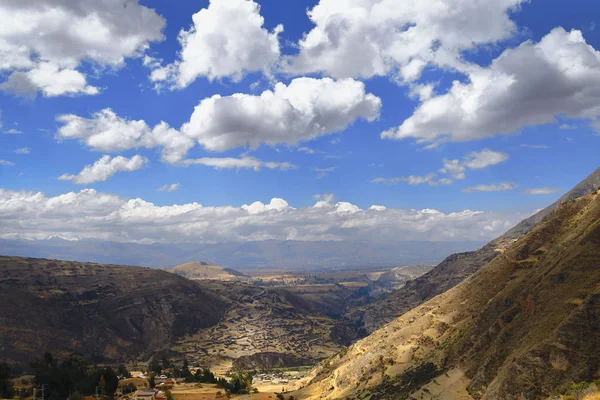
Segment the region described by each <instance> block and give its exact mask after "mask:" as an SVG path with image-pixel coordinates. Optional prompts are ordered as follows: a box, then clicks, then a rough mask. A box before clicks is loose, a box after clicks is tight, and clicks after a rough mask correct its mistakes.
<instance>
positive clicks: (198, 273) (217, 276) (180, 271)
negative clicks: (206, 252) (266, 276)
mask: <svg viewBox="0 0 600 400" xmlns="http://www.w3.org/2000/svg"><path fill="white" fill-rule="evenodd" d="M167 271H168V272H172V273H174V274H176V275H179V276H183V277H184V278H187V279H191V280H193V281H202V280H216V281H247V280H248V277H246V276H244V274H242V273H241V272H238V271H235V270H233V269H229V268H223V267H219V266H218V265H215V264H211V263H208V262H202V261H200V262H190V263H186V264H181V265H178V266H176V267H172V268H169V269H167Z"/></svg>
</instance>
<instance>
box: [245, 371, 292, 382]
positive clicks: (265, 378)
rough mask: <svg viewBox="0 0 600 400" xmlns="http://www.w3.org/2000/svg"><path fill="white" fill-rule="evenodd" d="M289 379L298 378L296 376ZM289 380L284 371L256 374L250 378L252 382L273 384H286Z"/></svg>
mask: <svg viewBox="0 0 600 400" xmlns="http://www.w3.org/2000/svg"><path fill="white" fill-rule="evenodd" d="M291 379H298V377H297V376H293V377H291ZM288 382H289V379H288V377H287V376H286V375H285V374H284V373H275V374H257V375H254V378H252V384H253V385H255V384H265V383H271V384H273V385H279V384H286V383H288Z"/></svg>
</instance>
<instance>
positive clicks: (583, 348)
mask: <svg viewBox="0 0 600 400" xmlns="http://www.w3.org/2000/svg"><path fill="white" fill-rule="evenodd" d="M599 244H600V195H599V194H598V193H595V194H593V195H589V196H585V197H583V198H579V199H576V200H572V201H568V202H567V203H565V204H563V205H562V206H561V207H559V208H558V209H556V210H555V211H554V212H553V213H552V214H550V215H549V216H548V217H547V218H546V219H544V220H543V221H542V222H541V223H539V224H538V225H536V226H535V227H534V228H533V229H531V230H530V232H529V233H528V234H526V235H525V236H524V237H523V238H521V239H520V240H518V241H517V242H515V243H513V244H512V245H510V246H508V247H507V248H506V249H505V250H504V251H502V252H501V254H499V255H498V256H497V257H495V258H494V259H493V260H492V261H491V262H490V263H488V264H487V265H485V266H484V267H483V268H481V269H480V270H479V271H478V272H476V273H475V274H474V275H472V276H471V277H469V278H467V279H466V280H465V281H464V282H462V283H460V284H459V285H457V286H456V287H454V288H453V289H451V290H449V291H447V292H445V293H443V294H441V295H439V296H437V297H434V298H433V299H432V300H429V301H427V302H425V303H424V304H422V305H421V306H419V307H417V308H415V309H414V310H411V311H410V312H408V313H406V314H404V315H402V316H401V317H400V318H398V319H396V320H395V321H393V322H391V323H390V324H388V325H386V326H385V327H383V328H382V329H380V330H378V331H376V332H375V333H374V334H372V335H371V336H369V337H367V338H365V339H363V340H361V341H359V342H357V343H356V344H354V345H353V346H351V347H350V348H349V349H348V350H347V351H346V352H343V353H340V354H339V355H337V356H336V357H334V358H332V359H331V360H329V361H328V362H327V363H323V364H322V365H321V366H319V367H318V368H316V369H315V370H314V371H313V374H312V377H311V380H310V382H307V383H308V385H307V386H306V387H304V388H303V389H301V390H299V391H298V392H297V393H294V396H295V397H296V398H300V399H317V398H326V399H342V398H344V399H370V400H375V399H396V400H398V399H402V398H409V396H414V397H416V398H431V394H430V393H431V391H432V390H436V389H435V388H437V387H440V386H444V385H446V386H444V387H446V388H447V390H448V391H452V392H453V393H457V396H465V395H468V396H470V397H471V398H475V399H484V400H491V399H515V398H523V399H542V398H547V397H548V395H549V394H550V393H551V392H552V391H553V390H554V389H555V388H556V387H557V386H559V385H561V384H564V383H569V382H580V381H589V380H592V379H597V377H598V376H599V375H598V374H599V373H600V346H599V345H598V344H599V343H600V330H599V329H598V328H599V323H600V322H599V319H600V315H599V313H600V308H599V303H598V302H599V297H600V245H599ZM425 389H426V390H427V391H428V392H424V391H423V390H425ZM423 396H425V397H423ZM427 396H430V397H427Z"/></svg>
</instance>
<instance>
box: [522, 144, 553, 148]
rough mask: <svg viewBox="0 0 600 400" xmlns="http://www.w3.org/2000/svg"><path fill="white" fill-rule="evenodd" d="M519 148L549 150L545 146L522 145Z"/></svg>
mask: <svg viewBox="0 0 600 400" xmlns="http://www.w3.org/2000/svg"><path fill="white" fill-rule="evenodd" d="M521 147H523V148H526V149H549V148H550V146H548V145H545V144H522V145H521Z"/></svg>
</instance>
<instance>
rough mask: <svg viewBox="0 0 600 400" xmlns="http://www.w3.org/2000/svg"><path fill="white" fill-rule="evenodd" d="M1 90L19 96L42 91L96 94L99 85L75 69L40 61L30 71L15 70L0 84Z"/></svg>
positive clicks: (56, 94)
mask: <svg viewBox="0 0 600 400" xmlns="http://www.w3.org/2000/svg"><path fill="white" fill-rule="evenodd" d="M0 90H4V91H6V92H10V93H13V94H15V95H18V96H30V97H35V95H36V94H37V92H38V91H41V92H42V93H43V94H44V96H46V97H56V96H64V95H77V94H85V95H96V94H98V93H99V90H98V88H97V87H94V86H89V85H88V84H87V81H86V78H85V75H83V74H82V73H81V72H79V71H76V70H73V69H62V68H60V67H59V66H58V65H57V64H52V63H49V62H44V63H38V64H37V65H36V67H35V68H33V69H30V70H29V71H25V72H23V71H16V72H13V73H12V74H11V75H10V76H9V77H8V79H7V80H6V81H5V82H3V83H2V84H0Z"/></svg>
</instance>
